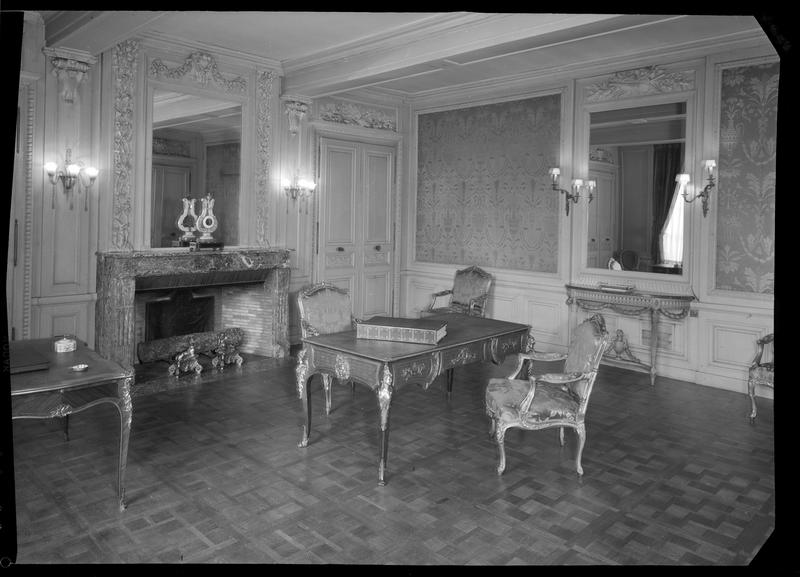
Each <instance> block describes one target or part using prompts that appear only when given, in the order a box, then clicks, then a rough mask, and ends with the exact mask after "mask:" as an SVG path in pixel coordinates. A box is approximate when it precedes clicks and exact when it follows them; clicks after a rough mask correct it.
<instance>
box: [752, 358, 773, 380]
mask: <svg viewBox="0 0 800 577" xmlns="http://www.w3.org/2000/svg"><path fill="white" fill-rule="evenodd" d="M750 380H751V381H755V382H757V383H760V384H763V385H773V384H774V382H775V366H774V364H773V363H765V364H763V365H759V366H757V367H754V368H752V369H750Z"/></svg>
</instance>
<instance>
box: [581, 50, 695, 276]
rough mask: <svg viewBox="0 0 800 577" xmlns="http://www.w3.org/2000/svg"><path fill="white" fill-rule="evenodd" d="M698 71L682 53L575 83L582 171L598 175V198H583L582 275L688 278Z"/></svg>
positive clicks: (590, 176)
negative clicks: (688, 198) (683, 190)
mask: <svg viewBox="0 0 800 577" xmlns="http://www.w3.org/2000/svg"><path fill="white" fill-rule="evenodd" d="M696 75H697V70H696V69H694V68H693V66H692V65H691V64H689V63H676V64H674V65H670V66H667V67H662V66H658V65H656V66H644V67H641V68H636V69H631V70H624V71H619V72H613V73H610V74H608V75H603V76H595V77H592V78H585V79H582V80H579V81H578V82H577V83H576V110H577V111H578V114H577V115H576V121H577V122H576V126H575V157H574V171H575V174H574V176H573V177H574V178H582V179H591V180H594V181H595V190H594V195H593V197H594V198H593V200H592V202H588V203H587V202H585V201H584V200H583V199H581V201H580V202H579V203H578V204H577V205H576V208H577V210H576V213H575V219H576V221H575V223H574V224H575V226H576V228H575V230H574V233H573V239H574V240H575V244H574V249H573V256H574V258H575V269H574V272H575V273H576V274H577V275H578V276H579V277H584V278H586V279H587V280H588V279H597V280H602V281H604V282H605V281H607V282H611V283H617V282H620V283H622V284H626V285H628V284H634V285H635V286H639V285H640V284H641V286H659V287H665V288H666V286H667V285H669V286H672V287H673V288H675V289H677V288H678V285H685V284H686V283H687V282H688V279H689V270H690V269H691V266H690V264H691V263H690V262H689V258H690V255H691V254H692V246H691V244H692V235H691V234H690V233H691V230H692V222H693V218H694V217H693V214H692V213H693V211H692V210H691V207H692V205H690V204H687V203H686V202H685V201H684V198H683V196H682V195H681V194H680V189H679V187H677V186H676V184H677V183H676V181H675V178H676V176H677V175H678V174H679V173H685V172H692V171H691V167H693V166H694V160H693V159H694V157H695V149H696V146H695V142H696V141H697V139H698V138H699V135H698V134H697V129H698V127H697V123H696V121H695V108H696V100H697V91H696ZM687 169H688V170H687ZM667 275H669V276H667ZM652 283H655V284H652ZM664 283H666V284H664ZM678 290H680V289H678Z"/></svg>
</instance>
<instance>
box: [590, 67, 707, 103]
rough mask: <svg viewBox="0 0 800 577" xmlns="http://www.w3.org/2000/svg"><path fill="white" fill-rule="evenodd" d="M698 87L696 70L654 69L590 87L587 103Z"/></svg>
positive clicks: (620, 75)
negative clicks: (696, 85) (695, 80)
mask: <svg viewBox="0 0 800 577" xmlns="http://www.w3.org/2000/svg"><path fill="white" fill-rule="evenodd" d="M694 84H695V83H694V71H693V70H683V71H670V70H665V69H664V68H663V67H661V66H658V65H654V66H645V67H643V68H635V69H633V70H624V71H622V72H617V73H615V74H612V75H611V76H609V77H608V78H606V79H605V80H603V81H601V82H596V83H593V84H589V85H587V86H586V88H585V94H586V101H587V102H601V101H605V100H618V99H621V98H632V97H637V96H647V95H650V94H662V93H666V92H680V91H683V90H692V89H694Z"/></svg>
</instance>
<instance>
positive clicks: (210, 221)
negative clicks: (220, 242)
mask: <svg viewBox="0 0 800 577" xmlns="http://www.w3.org/2000/svg"><path fill="white" fill-rule="evenodd" d="M200 202H202V203H203V209H202V210H201V211H200V215H199V216H198V217H197V220H196V221H195V228H196V229H197V230H198V231H199V232H200V233H201V235H200V238H199V239H197V243H198V244H199V245H202V244H211V243H213V242H214V237H213V236H212V235H211V233H212V232H214V231H215V230H217V224H218V223H217V217H216V216H214V198H213V197H212V196H211V193H208V194H206V197H205V198H202V199H200Z"/></svg>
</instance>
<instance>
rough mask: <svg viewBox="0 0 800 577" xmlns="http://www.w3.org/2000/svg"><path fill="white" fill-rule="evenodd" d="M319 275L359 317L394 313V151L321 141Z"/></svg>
mask: <svg viewBox="0 0 800 577" xmlns="http://www.w3.org/2000/svg"><path fill="white" fill-rule="evenodd" d="M319 152H320V177H321V178H320V190H319V195H320V215H319V221H318V223H317V226H318V227H319V229H318V233H317V246H316V253H317V254H316V267H315V268H316V273H317V278H318V279H319V280H325V281H327V282H330V283H333V284H335V285H336V286H338V287H341V288H343V289H346V290H347V291H348V292H349V293H350V299H351V302H352V306H353V314H354V315H355V316H356V317H359V318H369V317H371V316H374V315H391V314H392V292H393V258H394V244H393V228H394V210H393V205H394V200H393V199H394V170H395V149H394V147H391V146H384V145H378V144H369V143H365V142H355V141H348V140H339V139H334V138H320V151H319Z"/></svg>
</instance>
